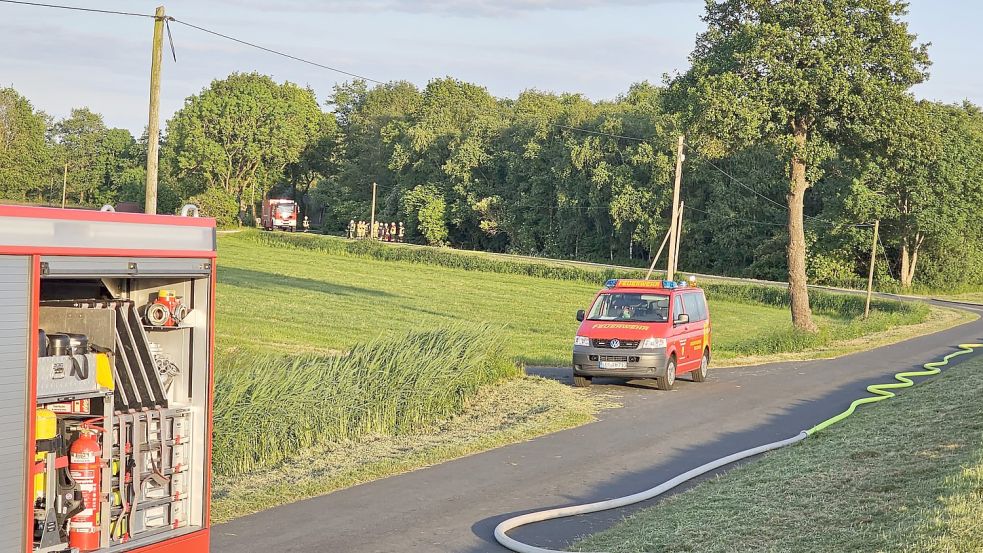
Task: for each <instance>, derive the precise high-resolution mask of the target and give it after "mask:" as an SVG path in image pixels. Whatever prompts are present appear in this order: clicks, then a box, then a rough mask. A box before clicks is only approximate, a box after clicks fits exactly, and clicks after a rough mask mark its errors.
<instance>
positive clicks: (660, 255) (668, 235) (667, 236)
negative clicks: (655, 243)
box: [645, 230, 672, 280]
mask: <svg viewBox="0 0 983 553" xmlns="http://www.w3.org/2000/svg"><path fill="white" fill-rule="evenodd" d="M670 236H672V230H670V231H669V232H667V233H666V237H665V238H663V239H662V245H661V246H659V252H658V253H656V254H655V257H653V258H652V264H651V265H649V272H648V273H646V274H645V280H648V279H650V278H652V271H654V270H655V264H656V263H658V262H659V258H660V257H662V250H663V249H664V248H665V247H666V242H668V241H669V237H670Z"/></svg>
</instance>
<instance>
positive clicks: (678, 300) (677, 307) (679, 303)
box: [672, 295, 685, 320]
mask: <svg viewBox="0 0 983 553" xmlns="http://www.w3.org/2000/svg"><path fill="white" fill-rule="evenodd" d="M682 313H685V311H683V298H682V297H680V296H679V295H677V296H676V297H675V298H674V299H673V301H672V319H673V320H676V319H677V318H678V317H679V315H680V314H682Z"/></svg>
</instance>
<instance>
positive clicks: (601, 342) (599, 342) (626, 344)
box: [590, 338, 638, 349]
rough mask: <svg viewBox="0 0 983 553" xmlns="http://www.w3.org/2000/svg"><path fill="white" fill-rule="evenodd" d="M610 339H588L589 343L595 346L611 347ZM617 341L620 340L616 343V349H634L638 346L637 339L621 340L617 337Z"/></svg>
mask: <svg viewBox="0 0 983 553" xmlns="http://www.w3.org/2000/svg"><path fill="white" fill-rule="evenodd" d="M613 339H614V338H612V339H611V340H613ZM611 340H606V339H603V338H592V339H591V341H590V343H591V345H592V346H594V347H595V348H606V349H612V348H611ZM618 341H619V342H621V343H620V344H619V345H618V349H635V348H637V347H638V340H621V339H619V340H618Z"/></svg>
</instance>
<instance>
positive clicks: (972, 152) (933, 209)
mask: <svg viewBox="0 0 983 553" xmlns="http://www.w3.org/2000/svg"><path fill="white" fill-rule="evenodd" d="M974 112H976V113H978V110H976V109H975V108H972V107H969V106H963V107H960V106H946V105H940V104H935V103H932V102H924V101H923V102H915V101H909V102H901V103H899V104H897V105H896V106H893V109H892V110H891V111H890V112H888V113H887V114H886V117H884V118H883V119H882V120H881V122H880V124H879V125H878V127H877V137H878V139H877V140H876V142H875V143H874V145H873V147H871V148H868V149H867V150H865V151H864V152H863V155H862V157H860V161H859V163H860V165H861V168H860V170H859V172H858V173H859V177H858V178H857V181H856V183H855V186H854V190H853V195H852V198H851V201H850V204H849V205H850V207H851V208H852V211H853V212H854V213H858V214H860V215H863V216H870V217H876V218H879V219H881V229H882V232H883V236H884V237H885V239H886V240H888V242H889V243H890V242H894V243H896V244H897V247H896V248H895V251H896V252H897V256H898V262H897V266H898V270H899V280H900V282H901V286H902V287H904V288H910V287H911V285H912V283H913V281H914V278H915V272H916V270H917V268H918V261H919V256H920V254H921V253H922V251H923V247H924V246H925V244H926V243H929V244H931V243H933V242H934V243H938V242H940V241H946V242H949V243H958V242H959V241H960V237H962V236H965V235H966V233H967V232H968V231H970V229H971V227H972V226H973V224H974V223H975V219H974V217H973V215H974V213H975V212H976V211H977V208H976V206H977V205H978V202H979V200H980V199H981V190H983V188H981V187H983V185H981V184H980V183H981V180H983V162H981V161H980V158H979V151H980V149H981V148H983V141H981V140H983V134H981V132H980V131H981V129H980V127H979V124H978V118H976V120H975V121H974V116H973V115H974Z"/></svg>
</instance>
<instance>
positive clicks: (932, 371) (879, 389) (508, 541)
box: [495, 344, 983, 553]
mask: <svg viewBox="0 0 983 553" xmlns="http://www.w3.org/2000/svg"><path fill="white" fill-rule="evenodd" d="M977 348H983V344H959V350H958V351H954V352H952V353H950V354H948V355H946V356H945V357H943V358H942V359H941V360H939V361H932V362H930V363H925V364H924V365H922V366H923V367H924V368H925V370H922V371H906V372H900V373H897V374H895V375H894V378H895V380H897V382H889V383H885V384H873V385H871V386H868V387H867V391H868V392H870V393H871V394H874V395H873V396H868V397H864V398H860V399H858V400H856V401H854V402H853V403H851V404H850V406H849V407H848V408H847V409H846V410H845V411H843V412H842V413H840V414H838V415H836V416H834V417H830V418H828V419H826V420H825V421H823V422H821V423H819V424H817V425H816V426H813V427H812V428H810V429H808V430H803V431H802V432H799V433H798V434H796V435H795V436H792V437H791V438H786V439H784V440H779V441H777V442H772V443H769V444H765V445H760V446H757V447H752V448H750V449H745V450H744V451H739V452H737V453H734V454H731V455H728V456H726V457H721V458H720V459H717V460H716V461H711V462H709V463H706V464H704V465H701V466H699V467H696V468H695V469H692V470H689V471H686V472H684V473H682V474H680V475H679V476H676V477H675V478H673V479H671V480H667V481H666V482H663V483H661V484H659V485H658V486H655V487H654V488H649V489H648V490H645V491H641V492H638V493H636V494H632V495H628V496H625V497H616V498H614V499H608V500H605V501H596V502H594V503H587V504H584V505H571V506H569V507H560V508H557V509H548V510H545V511H537V512H534V513H528V514H525V515H519V516H516V517H512V518H510V519H508V520H505V521H503V522H501V523H499V525H498V526H496V527H495V539H496V540H498V543H500V544H502V545H503V546H505V547H507V548H508V549H511V550H512V551H515V552H516V553H562V552H560V551H557V550H555V549H546V548H543V547H536V546H533V545H529V544H526V543H522V542H520V541H518V540H516V539H513V538H511V537H509V536H508V532H509V531H510V530H514V529H515V528H518V527H520V526H525V525H527V524H532V523H534V522H543V521H546V520H553V519H557V518H564V517H570V516H574V515H584V514H588V513H596V512H598V511H607V510H609V509H617V508H618V507H625V506H627V505H633V504H635V503H640V502H642V501H646V500H648V499H652V498H654V497H658V496H659V495H662V494H663V493H665V492H667V491H669V490H671V489H673V488H675V487H676V486H678V485H680V484H682V483H684V482H687V481H689V480H692V479H693V478H696V477H697V476H700V475H701V474H705V473H707V472H710V471H712V470H714V469H717V468H720V467H722V466H724V465H729V464H730V463H733V462H735V461H740V460H741V459H746V458H747V457H752V456H754V455H758V454H760V453H764V452H766V451H771V450H773V449H778V448H782V447H785V446H788V445H792V444H794V443H797V442H801V441H802V440H804V439H806V438H808V437H809V436H812V435H813V434H815V433H816V432H819V431H821V430H823V429H825V428H827V427H829V426H831V425H833V424H836V423H838V422H840V421H842V420H843V419H845V418H847V417H849V416H850V415H852V414H853V413H854V411H856V410H857V407H859V406H861V405H863V404H865V403H876V402H878V401H884V400H885V399H890V398H892V397H894V395H895V394H894V392H892V391H891V390H897V389H901V388H908V387H910V386H913V385H914V384H915V383H914V382H913V381H912V380H911V377H919V376H933V375H936V374H939V373H940V372H942V371H941V369H940V367H943V366H945V365H947V364H949V360H950V359H952V358H954V357H958V356H960V355H966V354H969V353H972V352H973V351H974V350H975V349H977Z"/></svg>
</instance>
